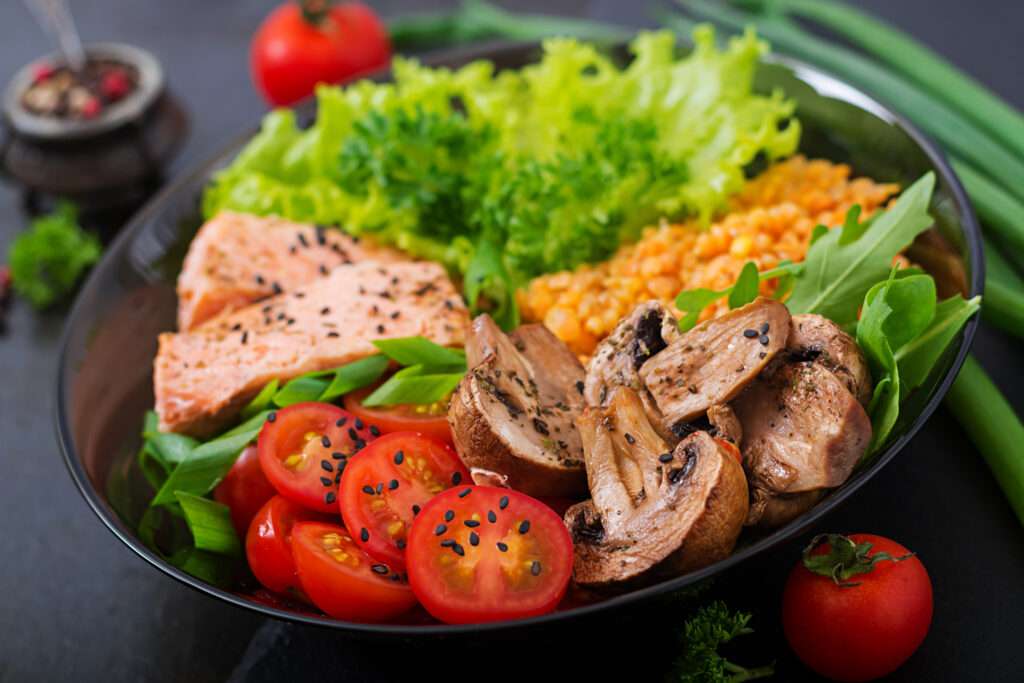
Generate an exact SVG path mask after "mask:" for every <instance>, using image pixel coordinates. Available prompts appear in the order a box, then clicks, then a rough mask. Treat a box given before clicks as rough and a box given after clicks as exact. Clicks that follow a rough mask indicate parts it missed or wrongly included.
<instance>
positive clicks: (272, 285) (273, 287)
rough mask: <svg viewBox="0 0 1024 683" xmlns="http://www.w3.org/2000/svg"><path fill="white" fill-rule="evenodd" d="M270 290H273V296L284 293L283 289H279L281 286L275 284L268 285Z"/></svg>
mask: <svg viewBox="0 0 1024 683" xmlns="http://www.w3.org/2000/svg"><path fill="white" fill-rule="evenodd" d="M270 289H272V290H273V292H274V294H280V293H281V292H283V291H284V290H283V289H281V285H279V284H278V283H276V282H275V283H273V284H271V285H270Z"/></svg>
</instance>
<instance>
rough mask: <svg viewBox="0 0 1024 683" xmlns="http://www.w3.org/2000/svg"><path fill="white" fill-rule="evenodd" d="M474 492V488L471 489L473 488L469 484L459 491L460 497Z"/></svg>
mask: <svg viewBox="0 0 1024 683" xmlns="http://www.w3.org/2000/svg"><path fill="white" fill-rule="evenodd" d="M472 492H473V489H471V488H469V487H468V486H467V487H466V488H464V489H462V490H461V491H459V498H465V497H466V496H468V495H469V494H470V493H472Z"/></svg>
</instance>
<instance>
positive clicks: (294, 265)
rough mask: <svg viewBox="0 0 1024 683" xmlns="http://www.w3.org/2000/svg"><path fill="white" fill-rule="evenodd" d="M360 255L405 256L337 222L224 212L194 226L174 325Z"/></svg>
mask: <svg viewBox="0 0 1024 683" xmlns="http://www.w3.org/2000/svg"><path fill="white" fill-rule="evenodd" d="M365 259H371V260H374V261H386V262H393V261H399V260H408V257H407V256H405V255H403V254H402V253H401V252H399V251H396V250H394V249H388V248H386V247H381V246H377V245H375V244H373V243H371V242H369V241H367V240H361V239H360V238H358V237H352V236H350V235H347V234H345V233H343V232H341V231H340V230H337V229H334V228H318V227H316V226H313V225H308V224H303V223H292V222H291V221H286V220H284V219H282V218H277V217H274V216H270V217H262V216H251V215H249V214H242V213H234V212H231V211H222V212H221V213H218V214H217V215H216V216H214V217H213V218H211V219H210V220H208V221H207V222H206V223H205V224H204V225H203V226H202V227H201V228H200V229H199V233H198V234H197V235H196V237H195V239H194V240H192V244H191V246H189V250H188V254H187V255H186V256H185V263H184V264H183V265H182V269H181V274H180V275H179V276H178V329H179V330H182V331H185V330H190V329H192V328H193V327H196V326H197V325H201V324H202V323H204V322H206V321H207V320H209V319H210V318H213V317H214V316H217V315H219V314H221V313H225V312H229V311H235V310H238V309H239V308H242V307H244V306H248V305H249V304H251V303H253V302H254V301H258V300H260V299H264V298H266V297H268V296H273V295H274V294H280V293H281V292H282V291H285V292H287V291H291V290H293V289H295V288H297V287H301V286H302V285H304V284H306V283H307V282H312V281H313V280H315V279H316V278H318V277H322V276H325V275H326V274H327V273H328V272H329V271H330V270H332V269H333V268H335V267H336V266H339V265H342V264H346V263H355V262H358V261H362V260H365Z"/></svg>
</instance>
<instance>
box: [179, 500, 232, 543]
mask: <svg viewBox="0 0 1024 683" xmlns="http://www.w3.org/2000/svg"><path fill="white" fill-rule="evenodd" d="M174 496H175V498H177V499H178V502H179V503H181V509H182V511H183V512H184V513H185V523H186V524H188V528H189V531H191V532H192V541H193V545H195V547H196V548H198V549H199V550H207V551H209V552H211V553H217V554H218V555H230V556H232V557H241V555H242V543H241V542H240V541H239V540H238V534H237V533H236V532H235V526H234V524H232V522H231V508H229V507H228V506H227V505H224V504H223V503H218V502H216V501H213V500H209V499H207V498H201V497H199V496H195V495H192V494H191V493H186V492H184V491H175V493H174Z"/></svg>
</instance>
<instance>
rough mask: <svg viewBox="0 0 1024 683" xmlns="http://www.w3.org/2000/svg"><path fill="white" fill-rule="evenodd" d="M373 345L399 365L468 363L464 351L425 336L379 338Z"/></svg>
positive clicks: (462, 364) (463, 365)
mask: <svg viewBox="0 0 1024 683" xmlns="http://www.w3.org/2000/svg"><path fill="white" fill-rule="evenodd" d="M373 345H374V346H376V347H377V348H378V349H380V351H381V353H383V354H384V355H385V356H387V357H388V358H390V359H391V360H393V361H395V362H396V363H398V364H399V365H427V366H453V365H455V366H457V365H461V366H462V367H465V365H466V354H465V352H464V351H460V350H457V349H449V348H445V347H444V346H439V345H437V344H435V343H434V342H432V341H430V340H429V339H425V338H423V337H404V338H401V339H378V340H377V341H375V342H373Z"/></svg>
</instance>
